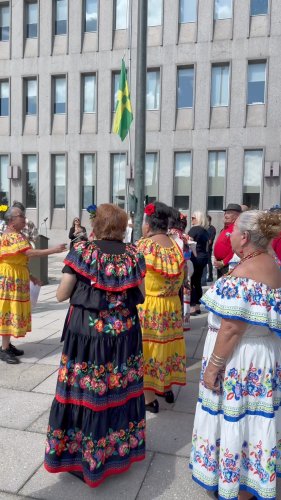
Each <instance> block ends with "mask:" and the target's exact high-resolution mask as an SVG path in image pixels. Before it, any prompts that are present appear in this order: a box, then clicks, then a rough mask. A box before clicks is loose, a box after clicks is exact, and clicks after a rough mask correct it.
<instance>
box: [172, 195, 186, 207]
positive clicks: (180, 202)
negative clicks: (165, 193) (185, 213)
mask: <svg viewBox="0 0 281 500" xmlns="http://www.w3.org/2000/svg"><path fill="white" fill-rule="evenodd" d="M174 207H175V208H176V209H177V210H188V209H189V196H175V197H174Z"/></svg>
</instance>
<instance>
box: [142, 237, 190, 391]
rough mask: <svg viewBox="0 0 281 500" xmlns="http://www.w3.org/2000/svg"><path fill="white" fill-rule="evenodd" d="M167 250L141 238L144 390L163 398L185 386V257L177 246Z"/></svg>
mask: <svg viewBox="0 0 281 500" xmlns="http://www.w3.org/2000/svg"><path fill="white" fill-rule="evenodd" d="M171 242H172V243H173V246H172V247H169V248H165V247H162V246H161V245H159V244H158V243H157V242H155V241H153V240H152V239H150V238H142V239H141V240H140V241H139V242H138V249H139V250H140V251H141V252H143V254H144V256H145V261H146V268H147V272H146V278H145V293H146V297H145V302H144V303H143V304H142V305H139V306H138V310H139V318H140V324H141V329H142V340H143V353H144V389H145V390H152V391H154V392H155V393H156V394H157V393H158V394H163V393H164V392H165V391H167V390H169V389H170V388H171V386H172V385H174V384H176V385H185V383H186V354H185V340H184V336H183V323H182V307H181V302H180V297H179V290H180V288H181V286H182V283H183V278H184V271H183V267H184V257H183V254H182V251H181V250H180V248H179V247H178V245H177V243H176V242H175V241H173V240H172V239H171Z"/></svg>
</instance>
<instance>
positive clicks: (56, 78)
mask: <svg viewBox="0 0 281 500" xmlns="http://www.w3.org/2000/svg"><path fill="white" fill-rule="evenodd" d="M59 79H64V80H65V102H64V105H65V109H64V111H59V112H58V111H56V105H57V104H62V103H57V102H56V82H57V81H58V80H59ZM52 97H53V99H52V101H53V102H52V114H53V116H54V115H66V114H67V101H68V82H67V75H66V74H62V75H52Z"/></svg>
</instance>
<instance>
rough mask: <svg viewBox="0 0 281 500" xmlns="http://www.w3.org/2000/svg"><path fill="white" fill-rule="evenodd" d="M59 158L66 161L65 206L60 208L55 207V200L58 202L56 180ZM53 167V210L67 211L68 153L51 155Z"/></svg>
mask: <svg viewBox="0 0 281 500" xmlns="http://www.w3.org/2000/svg"><path fill="white" fill-rule="evenodd" d="M57 156H63V157H64V160H65V165H64V168H65V183H64V206H63V207H59V206H56V205H55V200H56V184H55V179H56V162H55V159H56V157H57ZM51 165H52V177H51V178H52V183H51V189H52V198H51V199H52V209H53V210H66V209H67V188H68V186H67V173H68V168H67V167H68V164H67V153H65V152H63V153H51Z"/></svg>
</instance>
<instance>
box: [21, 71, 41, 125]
mask: <svg viewBox="0 0 281 500" xmlns="http://www.w3.org/2000/svg"><path fill="white" fill-rule="evenodd" d="M31 81H35V82H36V96H35V103H36V110H35V113H30V112H28V99H29V97H28V83H29V82H31ZM23 83H24V114H25V116H37V115H38V77H37V76H34V77H33V76H28V77H24V78H23Z"/></svg>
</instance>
